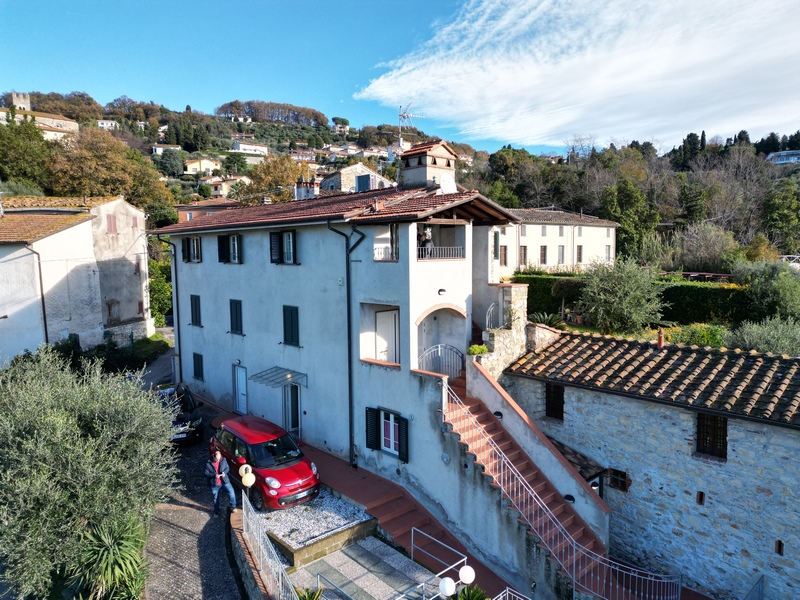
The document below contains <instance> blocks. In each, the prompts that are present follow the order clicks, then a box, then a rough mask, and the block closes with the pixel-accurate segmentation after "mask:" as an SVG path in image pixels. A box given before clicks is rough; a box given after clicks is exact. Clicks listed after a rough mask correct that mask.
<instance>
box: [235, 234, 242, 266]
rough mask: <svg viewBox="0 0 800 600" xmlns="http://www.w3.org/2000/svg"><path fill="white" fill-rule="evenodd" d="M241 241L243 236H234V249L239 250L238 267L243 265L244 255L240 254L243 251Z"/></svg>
mask: <svg viewBox="0 0 800 600" xmlns="http://www.w3.org/2000/svg"><path fill="white" fill-rule="evenodd" d="M242 239H243V236H241V235H237V236H236V248H238V249H239V261H238V263H239V264H240V265H241V264H242V263H244V254H243V253H242V252H243V250H242Z"/></svg>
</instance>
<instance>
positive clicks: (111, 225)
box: [106, 215, 117, 233]
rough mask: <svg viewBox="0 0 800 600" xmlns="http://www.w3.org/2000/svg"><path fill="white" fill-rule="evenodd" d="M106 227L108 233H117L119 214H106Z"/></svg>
mask: <svg viewBox="0 0 800 600" xmlns="http://www.w3.org/2000/svg"><path fill="white" fill-rule="evenodd" d="M106 229H107V230H108V233H117V215H106Z"/></svg>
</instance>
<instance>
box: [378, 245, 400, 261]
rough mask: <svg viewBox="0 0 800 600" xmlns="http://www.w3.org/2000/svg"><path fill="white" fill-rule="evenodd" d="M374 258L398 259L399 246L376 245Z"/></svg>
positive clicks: (379, 259)
mask: <svg viewBox="0 0 800 600" xmlns="http://www.w3.org/2000/svg"><path fill="white" fill-rule="evenodd" d="M372 256H373V260H375V261H377V262H381V261H396V260H397V259H398V252H397V246H375V247H374V248H373V251H372Z"/></svg>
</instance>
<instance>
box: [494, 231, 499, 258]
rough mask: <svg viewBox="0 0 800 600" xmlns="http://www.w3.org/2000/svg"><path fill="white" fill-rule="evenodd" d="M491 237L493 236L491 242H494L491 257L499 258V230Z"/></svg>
mask: <svg viewBox="0 0 800 600" xmlns="http://www.w3.org/2000/svg"><path fill="white" fill-rule="evenodd" d="M493 237H494V240H493V242H494V244H493V247H494V252H493V257H494V260H500V232H499V231H495V232H494V236H493Z"/></svg>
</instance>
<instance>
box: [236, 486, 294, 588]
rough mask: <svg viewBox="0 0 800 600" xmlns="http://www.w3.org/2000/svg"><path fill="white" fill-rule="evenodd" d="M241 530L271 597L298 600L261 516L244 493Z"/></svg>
mask: <svg viewBox="0 0 800 600" xmlns="http://www.w3.org/2000/svg"><path fill="white" fill-rule="evenodd" d="M242 532H243V533H244V535H245V537H246V538H247V541H248V542H249V543H250V548H251V551H252V556H253V562H254V563H255V565H256V567H258V571H259V573H260V574H261V577H262V579H263V580H264V583H265V585H266V586H267V589H268V590H269V592H270V595H271V597H272V598H278V600H299V598H298V597H297V591H295V589H294V586H293V585H292V582H291V581H290V580H289V576H288V575H287V574H286V570H285V569H284V568H283V563H282V562H281V560H280V559H279V558H278V554H277V553H276V552H275V548H273V546H272V542H271V541H270V540H269V536H268V535H267V533H266V529H265V527H264V523H263V522H262V521H261V517H259V515H258V513H257V512H256V511H255V510H254V509H253V505H252V504H250V500H248V499H247V496H246V495H245V494H242Z"/></svg>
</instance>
